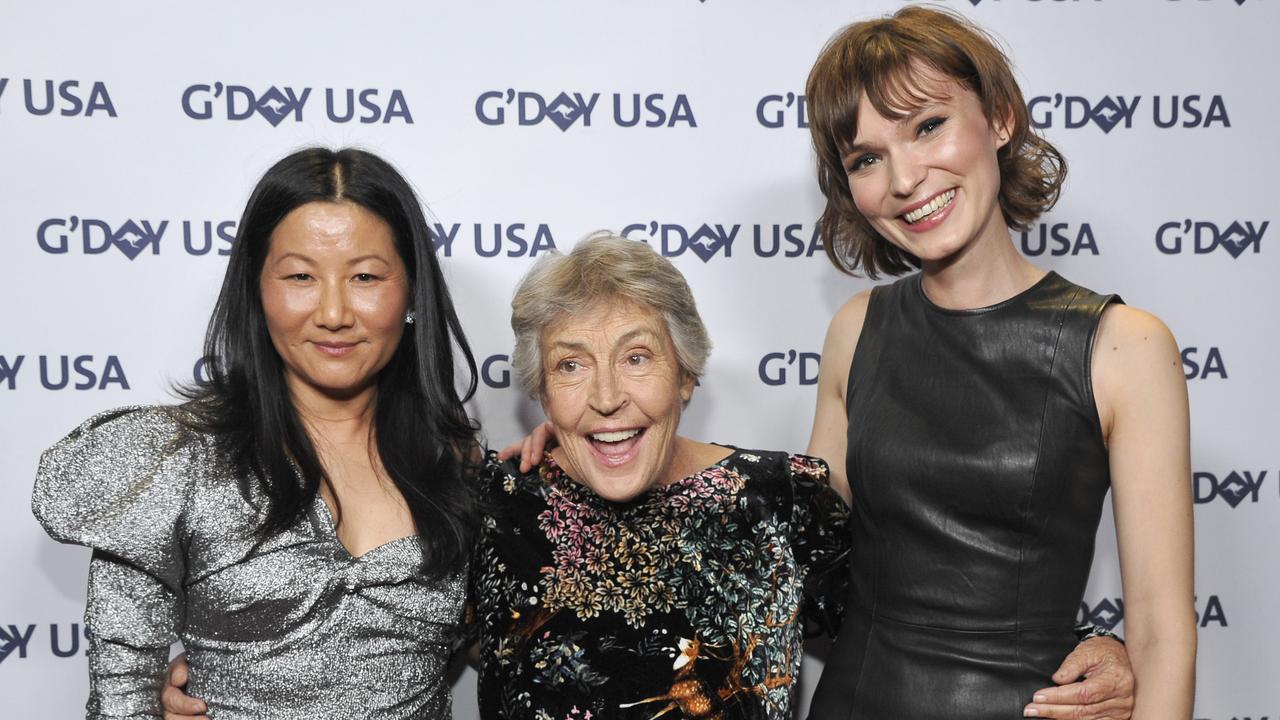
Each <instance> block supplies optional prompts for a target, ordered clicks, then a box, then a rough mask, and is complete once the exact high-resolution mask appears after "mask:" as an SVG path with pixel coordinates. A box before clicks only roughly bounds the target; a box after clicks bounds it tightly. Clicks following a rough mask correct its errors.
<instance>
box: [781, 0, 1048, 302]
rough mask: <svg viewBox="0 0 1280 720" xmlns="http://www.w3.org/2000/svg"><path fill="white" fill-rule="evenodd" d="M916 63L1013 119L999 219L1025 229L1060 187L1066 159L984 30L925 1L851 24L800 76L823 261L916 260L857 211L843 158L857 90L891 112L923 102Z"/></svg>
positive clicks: (991, 113) (873, 272)
mask: <svg viewBox="0 0 1280 720" xmlns="http://www.w3.org/2000/svg"><path fill="white" fill-rule="evenodd" d="M922 66H923V67H926V68H930V69H932V70H934V71H937V72H938V73H940V74H942V75H944V76H946V77H950V78H952V79H954V80H955V81H957V82H959V83H961V84H963V85H964V86H965V87H967V88H969V89H970V90H972V91H973V93H974V94H975V95H977V96H978V100H979V102H980V103H981V104H982V111H983V114H984V115H985V116H986V118H987V122H988V123H991V122H993V120H994V119H996V118H1000V119H1003V118H1010V119H1012V123H1011V125H1010V127H1009V128H1008V132H1009V142H1008V143H1006V144H1005V145H1004V146H1003V147H1001V148H1000V149H999V150H998V151H997V153H996V155H997V159H998V161H999V165H1000V195H999V201H1000V212H1001V214H1002V215H1003V216H1004V222H1005V225H1007V226H1008V227H1010V228H1012V229H1014V230H1025V229H1027V228H1028V227H1029V226H1030V224H1031V223H1032V222H1033V221H1034V220H1035V219H1036V218H1037V217H1039V216H1040V214H1041V213H1043V212H1045V211H1046V210H1048V209H1049V208H1051V207H1053V205H1054V203H1056V202H1057V201H1058V194H1059V193H1060V192H1061V190H1062V182H1063V180H1064V178H1065V177H1066V174H1067V161H1066V159H1065V158H1064V157H1062V154H1061V153H1060V152H1058V150H1057V148H1055V147H1054V146H1053V145H1051V144H1049V142H1048V141H1047V140H1045V139H1044V138H1042V137H1040V136H1039V135H1038V134H1037V133H1036V132H1035V131H1034V130H1033V129H1032V128H1031V123H1030V118H1029V117H1028V113H1027V104H1026V102H1025V101H1024V100H1023V98H1022V90H1021V89H1020V88H1019V87H1018V83H1017V81H1016V80H1014V78H1013V69H1012V68H1011V67H1010V64H1009V59H1008V57H1006V56H1005V54H1004V53H1003V52H1001V50H1000V48H999V47H997V45H996V42H995V40H993V39H992V38H991V36H989V35H988V34H987V33H986V32H984V31H983V30H982V29H981V28H979V27H977V26H975V25H974V24H973V23H971V22H969V21H968V20H966V19H965V18H963V17H961V16H959V15H957V14H955V13H952V12H949V11H946V10H940V9H934V8H924V7H906V8H903V9H901V10H899V11H898V12H896V13H894V14H893V15H890V16H888V17H884V18H880V19H877V20H867V21H864V22H859V23H854V24H852V25H850V26H848V27H846V28H844V29H843V30H841V31H840V32H839V33H837V34H836V36H835V37H833V38H832V39H831V41H830V42H828V43H827V45H826V47H824V48H823V49H822V53H821V54H820V55H819V56H818V60H817V62H815V63H814V65H813V70H811V71H810V72H809V81H808V82H807V83H806V85H805V102H806V104H807V106H808V112H809V133H810V135H811V136H812V138H813V148H814V151H815V153H816V154H817V156H818V185H819V187H821V188H822V194H823V195H825V196H826V198H827V205H826V208H825V209H824V210H823V211H822V217H821V218H820V220H819V224H820V233H821V237H822V244H823V247H824V248H825V249H826V252H827V257H828V258H830V259H831V262H832V263H834V264H835V266H836V267H837V268H839V269H840V270H841V271H842V272H845V273H848V274H850V275H856V274H858V270H859V269H861V270H862V271H864V272H865V273H866V274H867V276H869V277H871V278H872V279H875V278H877V277H879V274H880V273H882V272H883V273H886V274H889V275H901V274H903V273H905V272H909V271H910V270H911V269H913V268H918V267H920V261H919V259H918V258H916V257H915V256H914V255H911V254H910V253H907V252H904V251H902V250H900V249H898V248H897V247H895V246H894V245H892V244H890V243H889V242H888V241H887V240H885V239H884V238H883V237H881V236H880V234H879V233H877V232H876V231H875V230H874V229H873V228H872V227H871V224H870V223H868V222H867V220H866V219H865V218H863V217H862V213H860V212H858V208H857V207H856V206H855V205H854V203H853V197H852V195H850V193H849V178H848V172H847V171H846V170H845V167H844V162H843V158H844V156H845V155H846V154H847V153H848V149H849V148H850V146H852V144H853V140H854V137H855V136H856V135H857V131H858V124H857V118H858V106H859V104H860V103H861V100H862V98H863V96H864V95H865V96H866V98H867V100H868V101H870V102H871V105H872V107H874V108H875V109H876V111H877V112H878V113H880V114H881V115H882V116H884V117H886V118H889V119H892V120H900V119H902V118H904V117H907V116H908V115H910V114H911V113H912V112H913V111H914V110H915V109H917V108H919V107H921V106H922V105H924V104H925V103H927V102H929V101H930V99H931V98H929V97H928V96H927V95H925V94H924V93H923V92H922V91H921V89H920V69H921V67H922Z"/></svg>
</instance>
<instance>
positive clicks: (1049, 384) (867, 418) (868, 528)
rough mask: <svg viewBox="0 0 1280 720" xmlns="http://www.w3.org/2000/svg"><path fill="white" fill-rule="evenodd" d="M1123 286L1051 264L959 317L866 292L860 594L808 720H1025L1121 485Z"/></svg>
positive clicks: (855, 467) (900, 296) (897, 288)
mask: <svg viewBox="0 0 1280 720" xmlns="http://www.w3.org/2000/svg"><path fill="white" fill-rule="evenodd" d="M1112 302H1121V301H1120V300H1119V298H1117V297H1115V296H1112V295H1098V294H1095V293H1093V292H1091V291H1089V290H1086V289H1084V288H1082V287H1079V286H1077V285H1074V284H1072V283H1070V282H1068V281H1067V280H1064V279H1063V278H1062V277H1060V276H1058V275H1057V274H1056V273H1052V272H1051V273H1049V274H1047V275H1046V276H1045V277H1044V278H1043V279H1041V280H1040V281H1039V282H1037V283H1036V284H1035V285H1033V286H1032V287H1031V288H1029V289H1027V290H1026V291H1024V292H1022V293H1020V294H1018V295H1016V296H1015V297H1013V298H1010V299H1009V300H1006V301H1005V302H1002V303H999V304H997V305H993V306H990V307H985V308H979V309H974V310H949V309H945V308H941V307H938V306H936V305H934V304H933V303H931V302H930V301H929V300H928V298H926V297H925V295H924V292H923V290H922V288H921V285H920V275H919V274H916V275H912V276H909V277H906V278H903V279H901V280H899V281H897V282H895V283H893V284H892V285H887V286H882V287H877V288H875V289H874V290H873V291H872V294H871V299H870V303H869V305H868V307H867V316H866V321H865V324H864V326H863V330H862V334H861V337H860V338H859V340H858V345H857V351H856V353H855V355H854V361H853V367H852V368H851V369H850V377H849V389H848V397H847V398H846V407H847V408H848V412H849V436H848V442H849V447H848V456H847V471H848V477H849V483H850V487H851V488H852V491H853V515H854V517H853V519H852V521H851V523H850V528H851V532H852V538H853V542H852V552H851V555H850V562H851V568H852V584H851V588H850V596H849V602H848V610H847V615H846V619H845V622H844V627H843V629H842V631H841V633H840V637H839V639H838V640H837V641H836V644H835V646H834V647H833V649H832V652H831V656H830V658H829V659H828V661H827V664H826V668H825V671H824V673H823V675H822V678H821V680H820V681H819V683H818V687H817V689H816V691H815V693H814V697H813V701H812V704H811V709H810V718H812V720H843V719H845V718H858V719H859V720H896V719H898V718H925V717H931V718H932V717H947V718H954V719H957V720H995V719H997V718H1001V719H1011V718H1017V717H1021V716H1022V708H1023V706H1025V705H1026V703H1028V702H1030V701H1031V695H1032V693H1033V692H1034V691H1035V690H1037V689H1039V688H1042V687H1046V686H1050V685H1052V684H1053V682H1052V680H1051V678H1050V676H1051V675H1052V673H1053V672H1054V671H1055V670H1056V669H1057V668H1058V665H1059V664H1060V663H1061V661H1062V658H1064V657H1065V656H1066V655H1067V654H1068V653H1069V652H1070V651H1071V650H1072V649H1073V648H1074V646H1075V644H1076V636H1075V634H1074V633H1073V624H1074V620H1075V615H1076V611H1077V609H1078V608H1079V607H1080V599H1081V597H1082V595H1083V594H1084V589H1085V583H1086V582H1087V580H1088V577H1089V569H1090V565H1091V563H1092V558H1093V544H1094V535H1095V533H1096V531H1097V525H1098V520H1099V517H1100V515H1101V510H1102V505H1103V499H1104V497H1105V495H1106V492H1107V489H1108V487H1109V485H1110V474H1109V471H1108V461H1107V452H1106V448H1105V447H1104V445H1103V438H1102V431H1101V426H1100V424H1099V421H1098V413H1097V409H1096V406H1095V403H1094V398H1093V392H1092V385H1091V380H1090V356H1091V352H1092V346H1093V338H1094V335H1095V332H1096V330H1097V326H1098V321H1099V319H1100V318H1101V316H1102V312H1103V310H1104V309H1105V308H1106V306H1107V305H1108V304H1110V303H1112Z"/></svg>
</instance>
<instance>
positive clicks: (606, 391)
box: [588, 367, 627, 415]
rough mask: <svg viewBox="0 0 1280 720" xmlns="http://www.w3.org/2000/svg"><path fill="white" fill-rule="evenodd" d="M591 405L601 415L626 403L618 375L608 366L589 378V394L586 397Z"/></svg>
mask: <svg viewBox="0 0 1280 720" xmlns="http://www.w3.org/2000/svg"><path fill="white" fill-rule="evenodd" d="M588 402H590V403H591V407H592V409H593V410H595V411H596V412H598V413H600V414H601V415H612V414H613V413H615V412H617V411H618V410H619V409H621V408H622V406H623V405H626V403H627V394H626V391H625V389H624V388H623V387H622V384H621V383H620V382H618V375H617V373H616V372H614V371H613V370H612V369H610V368H607V367H606V368H604V369H602V370H601V371H600V372H597V373H595V375H594V376H593V377H592V378H591V394H590V397H589V398H588Z"/></svg>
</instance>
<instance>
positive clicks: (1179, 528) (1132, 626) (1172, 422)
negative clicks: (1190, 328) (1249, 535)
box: [1093, 306, 1196, 720]
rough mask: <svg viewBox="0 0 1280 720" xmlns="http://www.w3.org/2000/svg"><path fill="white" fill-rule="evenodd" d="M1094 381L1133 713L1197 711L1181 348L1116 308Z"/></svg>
mask: <svg viewBox="0 0 1280 720" xmlns="http://www.w3.org/2000/svg"><path fill="white" fill-rule="evenodd" d="M1093 387H1094V392H1095V395H1096V397H1097V403H1098V415H1099V418H1100V419H1101V421H1102V427H1103V432H1104V433H1105V436H1106V438H1107V446H1108V451H1109V455H1110V466H1111V484H1112V503H1113V506H1114V509H1115V517H1116V536H1117V537H1116V539H1117V541H1118V544H1119V550H1120V571H1121V577H1122V581H1123V586H1124V599H1125V635H1126V639H1127V644H1128V649H1129V655H1130V657H1131V659H1132V661H1133V668H1134V674H1135V677H1136V689H1137V694H1136V697H1135V704H1134V712H1133V717H1134V720H1147V719H1148V718H1160V719H1161V720H1166V719H1169V718H1173V719H1176V718H1190V717H1191V711H1192V698H1193V696H1194V688H1195V653H1196V630H1195V609H1194V594H1195V590H1194V586H1193V585H1194V583H1193V567H1192V565H1193V561H1192V557H1193V553H1194V544H1193V537H1192V535H1193V531H1192V501H1191V482H1190V478H1191V459H1190V449H1189V448H1190V427H1189V425H1190V421H1189V411H1188V407H1187V388H1186V381H1185V379H1184V377H1183V374H1182V361H1181V357H1180V355H1179V353H1178V346H1177V344H1176V343H1175V342H1174V339H1173V336H1172V335H1171V334H1170V333H1169V330H1168V328H1166V327H1165V326H1164V324H1163V323H1161V322H1160V320H1158V319H1157V318H1155V317H1154V316H1152V315H1150V314H1148V313H1145V312H1143V311H1141V310H1136V309H1134V308H1130V307H1125V306H1115V307H1112V308H1109V309H1108V310H1107V311H1106V313H1105V314H1104V315H1103V318H1102V323H1101V325H1100V326H1099V329H1098V338H1097V341H1096V342H1095V347H1094V354H1093Z"/></svg>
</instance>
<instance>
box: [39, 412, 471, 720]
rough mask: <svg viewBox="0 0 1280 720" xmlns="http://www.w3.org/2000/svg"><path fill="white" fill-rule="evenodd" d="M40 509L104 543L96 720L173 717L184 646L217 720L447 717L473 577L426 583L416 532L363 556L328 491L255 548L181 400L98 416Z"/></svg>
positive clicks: (99, 558) (96, 627)
mask: <svg viewBox="0 0 1280 720" xmlns="http://www.w3.org/2000/svg"><path fill="white" fill-rule="evenodd" d="M32 507H33V510H34V512H35V514H36V517H37V518H38V519H39V520H40V522H41V523H42V524H43V525H44V527H45V529H46V530H47V531H48V533H49V534H50V535H51V536H52V537H53V538H54V539H56V540H59V541H61V542H68V543H77V544H80V545H86V546H89V547H91V548H93V549H94V553H93V559H92V561H91V562H90V566H89V591H88V602H87V609H86V611H85V622H86V624H87V626H88V628H89V632H90V634H91V639H90V644H89V674H90V690H89V701H88V706H87V710H88V712H87V717H88V718H90V719H97V718H125V717H129V718H136V717H161V716H162V709H161V707H160V703H159V692H160V689H161V687H162V686H163V681H164V671H165V666H166V664H167V662H168V658H169V651H170V646H171V644H172V643H173V642H174V641H175V640H179V639H180V640H181V641H182V644H183V646H184V648H185V649H186V652H187V659H188V662H189V663H190V665H191V682H190V685H189V686H188V691H189V692H190V693H191V694H193V695H195V696H197V697H200V698H202V699H204V700H205V701H206V702H207V703H208V705H209V716H210V717H211V718H214V719H215V720H239V719H240V718H245V719H247V718H273V719H284V720H288V719H291V718H299V719H301V718H308V719H312V718H329V719H333V720H345V719H347V718H369V719H371V720H374V719H376V720H383V719H388V720H389V719H392V718H396V719H399V718H414V719H419V718H421V719H431V720H438V719H446V720H447V719H448V718H449V717H450V697H449V686H448V683H447V681H446V678H445V671H446V665H447V662H448V659H449V656H450V654H451V652H452V650H453V646H454V643H455V642H456V640H457V638H458V637H459V636H460V630H459V624H460V622H461V619H462V607H463V601H464V593H465V584H466V583H465V578H464V577H463V576H461V575H459V576H455V577H450V578H447V579H445V580H435V581H432V580H428V579H427V578H425V577H424V576H423V575H422V573H421V572H420V569H419V565H420V563H421V560H422V546H421V544H420V541H419V539H418V538H417V537H416V536H414V537H409V538H403V539H400V540H396V541H393V542H390V543H388V544H386V545H382V546H380V547H378V548H375V549H374V550H372V551H370V552H368V553H366V554H365V555H363V556H361V557H358V558H356V557H352V556H351V555H350V554H349V553H348V552H347V550H346V549H345V548H344V547H343V545H342V543H341V542H340V541H339V540H338V536H337V533H336V531H335V528H334V525H333V520H332V516H331V515H330V513H329V511H328V509H327V507H326V506H325V505H324V502H323V501H322V500H321V499H320V498H316V500H315V502H314V503H313V505H312V506H311V507H310V508H309V510H308V511H307V513H306V514H305V517H302V518H300V519H299V520H298V522H297V523H295V524H294V526H293V527H291V528H290V529H289V530H288V531H286V532H283V533H279V534H277V535H275V536H273V537H271V538H270V539H269V540H267V541H265V542H262V543H257V542H256V540H255V537H254V535H253V532H252V528H253V527H254V521H255V517H256V515H255V513H254V510H253V509H252V506H251V505H250V504H249V503H248V502H246V501H245V499H244V498H243V497H242V496H241V494H240V490H239V486H238V483H237V478H236V477H235V475H234V474H233V471H232V470H231V469H230V464H229V463H228V462H226V460H225V458H224V457H223V456H222V455H221V453H220V452H219V451H218V450H217V449H216V448H215V447H214V444H213V442H212V439H211V438H210V437H208V436H205V435H202V434H200V433H196V432H193V431H190V430H188V429H186V428H184V427H183V426H181V425H180V424H179V423H178V422H177V421H176V420H175V419H174V418H173V416H172V415H171V411H170V410H167V409H165V408H161V407H134V408H123V409H120V410H113V411H110V412H106V413H102V414H100V415H97V416H95V417H93V418H90V419H89V420H88V421H86V422H85V423H84V424H83V425H81V426H80V427H79V428H77V429H76V430H75V431H73V432H72V433H71V434H70V435H68V436H67V437H66V438H64V439H63V440H62V441H60V442H59V443H58V444H56V445H54V446H53V447H52V448H50V449H49V450H48V451H46V452H45V454H44V455H43V457H42V458H41V461H40V469H39V472H38V475H37V478H36V485H35V492H34V495H33V498H32Z"/></svg>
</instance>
